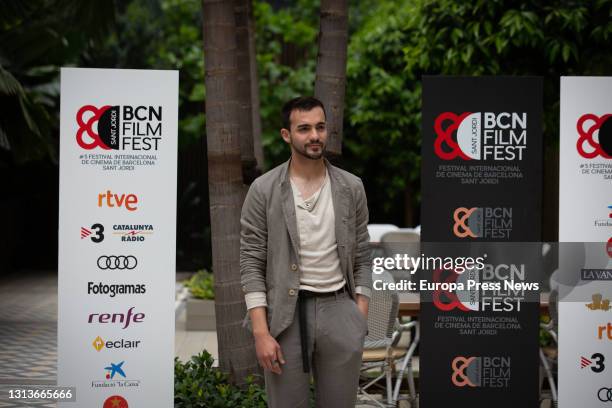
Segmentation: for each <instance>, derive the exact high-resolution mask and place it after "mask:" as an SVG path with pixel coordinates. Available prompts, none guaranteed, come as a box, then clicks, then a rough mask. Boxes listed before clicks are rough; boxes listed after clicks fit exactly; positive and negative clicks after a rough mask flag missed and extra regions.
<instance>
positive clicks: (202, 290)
mask: <svg viewBox="0 0 612 408" xmlns="http://www.w3.org/2000/svg"><path fill="white" fill-rule="evenodd" d="M183 284H184V285H185V287H187V288H189V292H191V295H192V296H193V297H194V298H196V299H210V300H212V299H214V298H215V278H214V276H213V274H212V273H210V272H208V271H206V270H204V269H202V270H200V271H198V272H197V273H195V274H194V275H193V276H192V277H191V278H189V279H188V280H186V281H185V282H183Z"/></svg>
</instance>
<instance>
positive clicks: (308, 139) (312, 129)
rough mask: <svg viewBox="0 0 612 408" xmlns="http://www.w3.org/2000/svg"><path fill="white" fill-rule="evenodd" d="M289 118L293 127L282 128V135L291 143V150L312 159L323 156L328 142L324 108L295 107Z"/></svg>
mask: <svg viewBox="0 0 612 408" xmlns="http://www.w3.org/2000/svg"><path fill="white" fill-rule="evenodd" d="M289 118H290V123H291V129H289V130H287V129H282V130H281V135H282V136H283V139H284V140H285V142H287V143H289V145H291V151H292V152H295V153H296V154H299V155H301V156H303V157H306V158H308V159H311V160H318V159H320V158H321V157H323V152H325V146H326V143H327V127H326V125H325V113H323V109H321V108H320V107H318V106H317V107H315V108H313V109H311V110H309V111H301V110H297V109H295V110H293V111H291V115H290V116H289Z"/></svg>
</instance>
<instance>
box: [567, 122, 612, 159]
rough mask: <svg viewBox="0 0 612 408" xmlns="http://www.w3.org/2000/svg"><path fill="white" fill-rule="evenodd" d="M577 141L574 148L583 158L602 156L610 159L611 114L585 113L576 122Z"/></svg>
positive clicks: (611, 137) (611, 147) (611, 152)
mask: <svg viewBox="0 0 612 408" xmlns="http://www.w3.org/2000/svg"><path fill="white" fill-rule="evenodd" d="M576 129H577V131H578V141H577V142H576V149H578V154H580V156H582V157H584V158H585V159H593V158H596V157H600V156H601V157H603V158H604V159H612V114H611V113H608V114H605V115H602V116H597V115H594V114H592V113H587V114H584V115H582V116H580V118H578V122H577V123H576Z"/></svg>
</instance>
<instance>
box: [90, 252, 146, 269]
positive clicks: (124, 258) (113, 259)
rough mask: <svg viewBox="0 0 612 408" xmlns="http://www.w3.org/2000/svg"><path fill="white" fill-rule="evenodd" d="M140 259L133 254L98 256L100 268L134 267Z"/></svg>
mask: <svg viewBox="0 0 612 408" xmlns="http://www.w3.org/2000/svg"><path fill="white" fill-rule="evenodd" d="M136 265H138V260H137V259H136V257H135V256H133V255H102V256H101V257H99V258H98V268H100V269H111V270H115V269H134V268H135V267H136Z"/></svg>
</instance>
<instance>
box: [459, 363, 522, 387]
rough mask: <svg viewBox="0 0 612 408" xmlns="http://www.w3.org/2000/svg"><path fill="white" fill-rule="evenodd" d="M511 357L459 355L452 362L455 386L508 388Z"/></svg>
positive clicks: (510, 373)
mask: <svg viewBox="0 0 612 408" xmlns="http://www.w3.org/2000/svg"><path fill="white" fill-rule="evenodd" d="M511 362H512V360H511V358H510V357H484V356H483V357H475V356H471V357H464V356H457V357H455V358H454V359H453V361H452V362H451V368H452V370H453V372H452V374H451V382H452V383H453V385H454V386H455V387H472V388H476V387H482V388H508V387H509V386H510V378H511V375H512V369H511Z"/></svg>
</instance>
